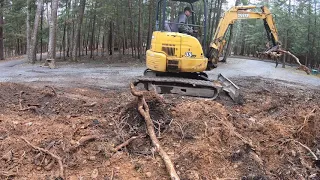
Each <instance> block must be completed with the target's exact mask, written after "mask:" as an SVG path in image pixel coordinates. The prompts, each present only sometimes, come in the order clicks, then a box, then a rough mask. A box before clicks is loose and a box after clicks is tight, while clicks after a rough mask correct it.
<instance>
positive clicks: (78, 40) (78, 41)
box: [72, 0, 86, 61]
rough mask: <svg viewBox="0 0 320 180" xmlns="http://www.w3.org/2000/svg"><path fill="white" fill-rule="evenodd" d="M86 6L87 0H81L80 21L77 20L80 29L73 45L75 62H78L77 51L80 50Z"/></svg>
mask: <svg viewBox="0 0 320 180" xmlns="http://www.w3.org/2000/svg"><path fill="white" fill-rule="evenodd" d="M85 6H86V0H80V9H79V12H78V20H77V24H78V28H77V30H76V34H75V41H76V42H75V43H74V45H73V50H72V53H73V54H72V60H73V61H77V52H78V51H77V50H78V48H79V49H80V33H81V27H82V22H83V15H84V10H85ZM79 56H80V54H79Z"/></svg>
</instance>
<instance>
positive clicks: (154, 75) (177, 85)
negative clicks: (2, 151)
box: [134, 0, 278, 101]
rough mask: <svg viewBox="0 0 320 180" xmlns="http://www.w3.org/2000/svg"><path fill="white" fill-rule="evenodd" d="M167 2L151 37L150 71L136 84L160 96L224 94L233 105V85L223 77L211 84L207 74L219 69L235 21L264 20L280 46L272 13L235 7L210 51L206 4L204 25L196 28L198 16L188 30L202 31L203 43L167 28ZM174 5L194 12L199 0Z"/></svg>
mask: <svg viewBox="0 0 320 180" xmlns="http://www.w3.org/2000/svg"><path fill="white" fill-rule="evenodd" d="M166 1H167V0H159V1H158V6H157V10H156V31H154V32H153V35H152V40H151V47H150V49H149V50H148V51H147V52H146V65H147V69H146V70H145V72H144V76H142V77H139V78H137V80H136V81H135V83H134V84H135V85H138V84H143V85H144V87H145V89H147V90H156V92H157V93H160V94H167V93H171V94H182V95H187V96H197V97H205V98H212V99H215V98H216V97H217V96H218V94H219V92H221V91H222V90H224V91H225V92H227V93H228V94H229V96H230V97H231V98H232V99H233V100H234V101H238V99H239V88H238V87H237V86H236V85H235V84H234V83H233V82H232V81H230V80H229V79H228V78H226V77H224V76H223V75H222V74H220V75H219V76H218V79H217V80H210V79H209V78H208V75H207V74H206V73H205V72H204V71H209V70H212V69H214V68H215V67H217V63H218V61H219V56H220V55H221V53H222V51H223V48H224V46H225V44H226V40H225V34H226V32H227V30H228V27H229V25H231V24H233V23H234V22H235V21H236V20H242V19H261V20H263V22H264V25H265V29H266V32H267V37H268V40H269V41H271V43H272V44H273V46H276V45H277V44H278V33H277V29H276V27H275V23H274V21H273V17H272V14H271V13H270V11H269V9H267V8H266V7H265V6H262V7H256V6H235V7H232V8H231V9H229V10H228V11H226V12H225V14H224V16H223V17H222V19H221V20H220V23H219V25H218V27H217V29H216V32H215V35H214V37H213V40H212V42H211V43H210V46H209V48H208V47H206V45H205V43H206V39H207V37H206V36H207V21H208V19H207V18H208V16H207V1H206V0H202V1H203V5H204V11H203V12H204V15H202V16H201V19H202V20H203V24H202V25H195V13H192V15H191V21H192V23H189V24H188V26H191V27H193V28H198V29H201V30H202V32H203V35H201V38H199V39H200V40H199V39H198V38H196V37H193V36H191V35H187V34H183V33H179V32H172V31H171V29H170V28H168V27H170V25H172V24H174V23H173V22H168V21H166V15H167V10H166ZM173 1H180V2H185V3H189V4H190V7H191V9H192V10H193V3H196V2H198V1H200V0H173ZM160 7H161V8H162V9H160ZM160 14H162V15H160ZM160 17H161V18H160ZM209 38H211V37H209ZM200 41H201V42H200ZM207 49H208V50H207ZM206 51H207V52H206Z"/></svg>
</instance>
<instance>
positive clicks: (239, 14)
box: [207, 6, 279, 69]
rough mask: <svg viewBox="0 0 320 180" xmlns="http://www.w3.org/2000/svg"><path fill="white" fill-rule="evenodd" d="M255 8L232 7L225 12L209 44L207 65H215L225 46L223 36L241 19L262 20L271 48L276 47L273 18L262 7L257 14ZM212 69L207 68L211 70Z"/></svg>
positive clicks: (268, 11)
mask: <svg viewBox="0 0 320 180" xmlns="http://www.w3.org/2000/svg"><path fill="white" fill-rule="evenodd" d="M257 9H258V7H257V6H234V7H232V8H231V9H229V10H228V11H227V12H225V14H224V16H223V17H222V19H221V20H220V22H219V24H218V27H217V29H216V32H215V35H214V37H213V41H212V42H211V43H210V50H209V52H208V55H207V56H208V58H209V61H210V62H211V63H209V65H210V64H211V65H214V64H217V62H218V60H219V56H220V55H221V53H222V51H223V48H224V46H225V43H226V41H225V39H224V37H225V34H226V32H227V30H228V28H229V26H230V25H232V24H234V23H235V22H236V21H237V20H243V19H262V20H263V22H264V26H265V29H266V32H267V37H268V40H270V41H271V42H272V45H273V46H276V45H278V42H279V37H278V31H277V29H276V26H275V23H274V20H273V16H272V14H271V12H270V10H269V9H268V8H267V7H265V6H262V7H260V9H261V12H257V11H255V10H257ZM212 68H213V67H208V69H212Z"/></svg>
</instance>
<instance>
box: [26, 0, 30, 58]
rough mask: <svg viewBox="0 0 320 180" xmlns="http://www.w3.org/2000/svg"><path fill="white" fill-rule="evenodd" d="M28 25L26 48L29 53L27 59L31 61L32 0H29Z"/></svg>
mask: <svg viewBox="0 0 320 180" xmlns="http://www.w3.org/2000/svg"><path fill="white" fill-rule="evenodd" d="M26 26H27V30H26V33H27V48H26V54H27V59H28V61H29V62H31V54H30V50H31V44H30V43H31V29H30V0H27V19H26Z"/></svg>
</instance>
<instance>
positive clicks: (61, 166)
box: [21, 137, 64, 179]
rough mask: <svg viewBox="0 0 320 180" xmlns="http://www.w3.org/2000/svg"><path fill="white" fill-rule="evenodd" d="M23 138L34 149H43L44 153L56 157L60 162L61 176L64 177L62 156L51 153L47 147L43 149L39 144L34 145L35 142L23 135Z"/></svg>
mask: <svg viewBox="0 0 320 180" xmlns="http://www.w3.org/2000/svg"><path fill="white" fill-rule="evenodd" d="M21 139H22V140H24V141H25V142H26V143H27V144H28V145H29V146H31V147H32V148H33V149H36V150H38V151H41V152H43V153H46V154H48V155H50V156H51V157H52V158H54V159H55V160H57V161H58V164H59V176H60V177H61V178H63V179H64V169H63V164H62V159H61V157H60V156H57V155H55V154H53V153H51V152H50V151H48V150H46V149H43V148H40V147H37V146H34V145H33V144H31V143H30V142H29V141H28V140H27V139H26V138H24V137H21Z"/></svg>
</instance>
